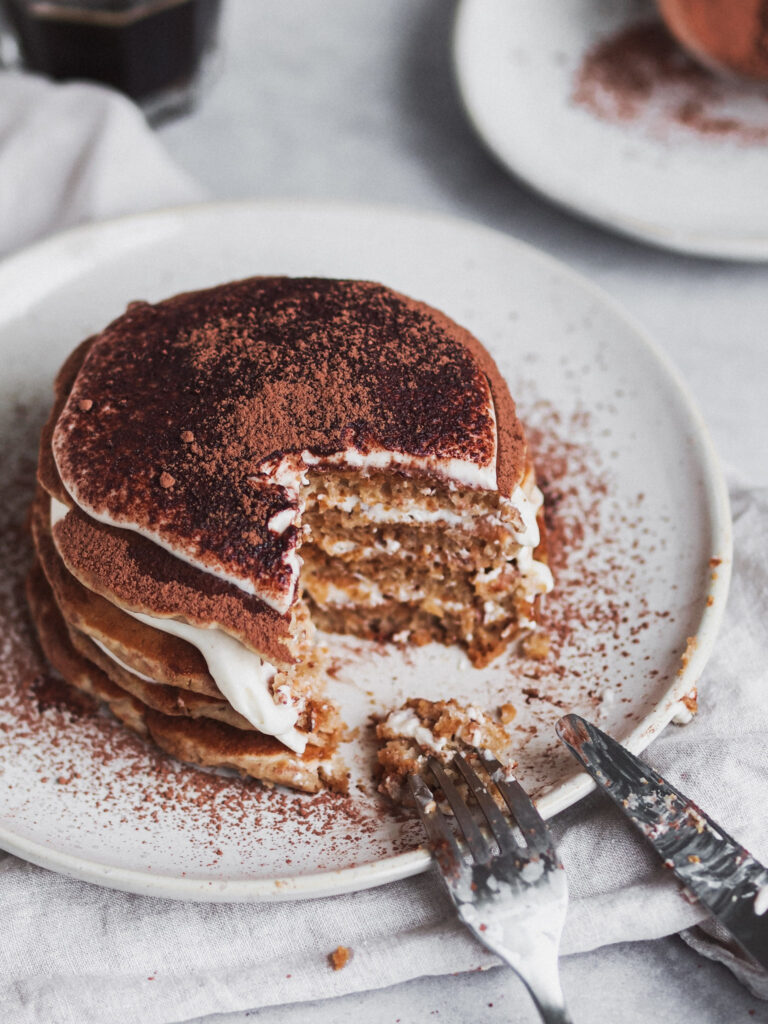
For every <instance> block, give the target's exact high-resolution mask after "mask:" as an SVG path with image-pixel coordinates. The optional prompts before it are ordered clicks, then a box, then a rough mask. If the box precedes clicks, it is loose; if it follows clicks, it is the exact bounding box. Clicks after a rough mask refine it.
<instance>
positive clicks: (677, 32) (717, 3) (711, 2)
mask: <svg viewBox="0 0 768 1024" xmlns="http://www.w3.org/2000/svg"><path fill="white" fill-rule="evenodd" d="M658 6H659V10H660V11H661V14H662V17H663V18H664V21H665V22H666V24H667V27H668V28H669V30H670V32H671V33H672V34H673V35H674V36H675V38H676V39H677V40H678V42H679V43H680V44H681V45H682V46H683V47H684V48H685V49H686V50H688V52H689V53H691V54H692V55H693V56H694V57H696V58H697V59H698V60H700V61H701V62H702V63H704V64H706V65H707V66H708V67H711V68H714V69H715V70H725V71H728V72H732V73H735V74H738V75H743V76H744V77H746V78H753V79H759V80H768V2H766V0H658Z"/></svg>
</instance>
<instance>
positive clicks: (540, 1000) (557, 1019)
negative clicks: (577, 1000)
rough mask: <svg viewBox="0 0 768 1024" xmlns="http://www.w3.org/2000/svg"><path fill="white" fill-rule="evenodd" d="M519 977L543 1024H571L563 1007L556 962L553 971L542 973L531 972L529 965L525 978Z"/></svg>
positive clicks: (563, 1002)
mask: <svg viewBox="0 0 768 1024" xmlns="http://www.w3.org/2000/svg"><path fill="white" fill-rule="evenodd" d="M519 977H520V979H521V980H522V982H523V984H524V985H525V987H526V988H527V989H528V992H529V993H530V996H531V999H533V1001H534V1003H535V1004H536V1009H537V1010H538V1011H539V1016H540V1017H541V1019H542V1021H543V1022H544V1024H573V1021H572V1019H571V1015H570V1014H569V1013H568V1010H567V1009H566V1006H565V998H564V996H563V990H562V988H561V987H560V978H559V975H558V970H557V963H556V962H555V965H554V967H553V969H550V970H545V971H542V972H539V971H532V970H531V967H530V965H527V967H526V972H525V976H523V975H522V974H520V975H519Z"/></svg>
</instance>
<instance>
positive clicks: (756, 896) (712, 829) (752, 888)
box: [557, 715, 768, 967]
mask: <svg viewBox="0 0 768 1024" xmlns="http://www.w3.org/2000/svg"><path fill="white" fill-rule="evenodd" d="M557 734H558V736H559V737H560V739H561V740H562V741H563V743H564V744H565V745H566V746H567V747H568V749H569V750H570V751H571V753H572V754H573V755H574V757H575V758H576V759H577V760H578V761H580V762H581V764H583V765H584V767H585V768H586V769H587V771H588V772H589V774H590V775H591V776H592V778H593V779H594V780H595V782H597V784H598V785H599V786H600V787H601V788H602V789H603V790H604V791H605V792H606V793H607V794H608V796H610V797H611V799H612V800H613V802H614V803H615V804H616V806H617V807H619V808H620V810H622V811H623V812H624V814H626V816H627V817H628V818H629V819H630V821H631V822H632V823H633V824H634V825H635V826H636V827H637V828H638V829H639V830H640V832H641V833H642V834H643V835H644V836H645V837H646V838H647V839H648V840H649V841H650V843H651V845H652V846H653V847H654V849H655V850H656V852H657V853H658V854H659V856H660V857H661V859H662V861H663V862H664V865H665V867H667V868H670V869H671V870H672V871H674V873H675V875H677V877H678V878H679V879H680V881H681V882H682V883H683V884H684V885H685V886H686V888H688V889H689V890H690V891H691V892H692V893H693V894H694V895H695V896H696V897H697V899H698V900H699V902H700V903H701V904H702V905H703V906H705V907H706V908H707V910H708V911H709V912H710V913H711V914H712V916H713V917H716V918H717V920H718V921H720V923H721V924H722V925H724V926H725V928H726V929H727V930H728V931H729V932H730V933H731V935H732V936H733V937H734V939H736V941H737V942H738V943H739V945H740V946H742V947H743V949H745V950H746V951H747V952H748V953H749V954H751V955H752V956H753V957H754V958H755V960H757V961H758V963H760V964H762V965H763V966H764V967H768V913H766V911H768V870H766V868H765V867H764V866H763V865H762V864H760V862H759V861H757V860H755V858H754V857H753V856H752V854H751V853H749V851H748V850H746V849H745V848H744V847H743V846H741V844H740V843H737V842H736V840H735V839H732V838H731V836H729V835H728V833H727V832H725V831H724V830H723V829H722V828H720V826H719V825H718V824H717V823H716V822H714V821H712V819H711V818H710V817H708V816H707V815H706V814H705V813H704V812H703V811H702V810H701V808H699V807H697V806H696V804H695V803H694V802H693V801H692V800H689V799H688V797H687V796H685V795H684V794H683V793H681V792H680V790H678V789H675V787H674V786H671V785H670V784H669V783H668V782H667V781H666V780H665V779H663V778H662V777H661V775H659V773H658V772H656V771H654V770H653V768H651V767H650V766H649V765H647V764H646V763H645V762H644V761H641V760H640V758H639V757H636V756H635V755H634V754H631V753H630V752H629V751H628V750H627V749H626V748H625V747H622V746H621V744H620V743H618V742H617V741H616V740H614V739H612V738H611V737H610V736H608V735H607V734H606V733H604V732H603V731H602V730H601V729H598V728H597V726H595V725H592V724H591V723H590V722H587V721H586V720H585V719H583V718H581V717H580V716H579V715H566V716H565V717H564V718H561V719H560V721H559V722H558V723H557Z"/></svg>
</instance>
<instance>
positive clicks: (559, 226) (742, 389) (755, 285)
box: [158, 0, 768, 1024]
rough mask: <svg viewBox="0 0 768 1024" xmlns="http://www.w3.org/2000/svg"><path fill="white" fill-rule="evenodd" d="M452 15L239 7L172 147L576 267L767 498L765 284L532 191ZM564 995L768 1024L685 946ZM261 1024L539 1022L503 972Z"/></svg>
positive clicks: (306, 1009)
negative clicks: (608, 298) (469, 82)
mask: <svg viewBox="0 0 768 1024" xmlns="http://www.w3.org/2000/svg"><path fill="white" fill-rule="evenodd" d="M559 2H561V3H562V2H566V0H559ZM454 9H455V8H454V4H453V2H451V0H385V2H383V3H382V2H374V0H326V2H325V3H322V4H321V3H318V0H287V2H284V3H275V2H274V0H228V4H227V7H226V10H225V17H224V24H223V32H222V44H223V45H222V55H221V59H220V62H219V67H218V69H217V70H216V72H215V77H214V80H213V82H212V84H211V86H210V89H209V92H208V94H207V95H206V97H205V99H204V102H203V103H202V105H201V106H200V107H199V108H198V110H197V111H195V112H194V113H193V114H191V115H189V116H187V117H185V118H182V119H179V120H177V121H174V122H170V123H168V124H166V125H164V126H161V127H160V128H159V129H158V130H159V133H160V136H161V138H162V139H163V141H164V143H165V144H166V146H167V148H168V150H169V151H170V152H171V154H172V155H173V156H174V157H175V158H176V159H177V160H178V162H179V163H180V164H181V165H182V166H184V167H186V168H187V169H188V171H189V172H190V173H191V174H192V175H194V176H195V177H196V178H197V179H198V180H199V181H200V182H202V183H203V184H204V185H205V187H206V188H207V189H208V191H209V194H210V196H211V198H218V199H236V198H254V197H257V198H258V197H263V198H278V197H279V198H285V197H308V198H314V199H333V200H345V201H357V202H377V203H380V202H386V203H395V204H398V205H401V206H403V205H405V206H410V207H414V208H419V209H427V210H433V211H440V212H444V213H449V214H452V215H456V216H460V217H466V218H469V219H471V220H474V221H478V222H480V223H484V224H487V225H490V226H493V227H495V228H497V229H500V230H502V231H505V232H509V233H510V234H512V235H516V236H517V237H519V238H522V239H524V240H526V241H528V242H530V243H532V244H534V245H536V246H538V247H540V248H541V249H544V250H546V251H547V252H549V253H551V254H552V255H554V256H557V257H558V258H560V259H562V260H564V261H565V262H566V263H568V264H570V265H571V266H572V267H574V268H575V269H577V270H579V271H581V272H582V273H584V274H586V275H587V276H588V277H590V278H591V279H592V280H593V281H595V282H596V283H598V284H599V285H601V286H602V287H603V288H604V289H605V290H606V291H607V292H609V293H610V294H611V295H612V296H613V297H614V298H615V299H617V300H618V301H619V302H621V303H622V304H623V306H624V307H625V308H626V309H627V310H628V311H629V312H630V313H631V314H632V315H634V316H635V317H636V318H637V319H638V320H639V321H640V322H642V323H643V324H644V325H645V326H646V327H647V328H648V329H649V330H650V332H651V333H652V334H653V335H654V336H655V338H656V339H657V341H658V342H659V343H660V344H661V346H662V347H663V348H664V349H665V350H666V351H667V353H668V354H669V355H670V356H671V357H672V359H673V360H674V362H675V363H676V364H677V366H678V368H679V369H680V370H681V372H682V374H683V376H684V378H685V380H686V381H687V383H688V386H689V388H690V390H691V392H692V393H693V395H694V397H695V398H696V400H697V402H698V404H699V407H700V409H701V410H702V412H703V413H704V416H705V418H706V420H707V423H708V425H709V428H710V431H711V433H712V436H713V439H714V441H715V445H716V447H717V449H718V451H719V453H720V455H721V458H722V459H723V461H724V462H725V463H726V464H727V465H728V466H729V467H732V468H733V469H734V470H736V471H738V472H740V473H741V474H742V475H743V476H745V477H746V478H747V479H749V480H750V481H752V482H753V483H759V484H761V485H765V484H766V483H768V458H766V441H765V439H766V438H768V402H766V400H765V397H764V382H765V381H766V379H768V339H767V338H766V335H765V324H766V323H768V287H766V283H767V282H768V268H766V267H765V266H761V265H747V264H732V263H727V262H720V261H716V260H702V259H695V258H686V257H683V256H679V255H673V254H670V253H665V252H663V251H660V250H656V249H652V248H649V247H647V246H645V245H642V244H640V243H634V242H632V241H628V240H625V239H623V238H620V237H618V236H614V235H611V234H609V233H607V232H604V231H602V230H601V229H598V228H595V227H592V226H590V225H589V224H587V223H584V222H582V221H580V220H578V219H576V218H575V217H573V216H571V215H569V214H566V213H564V212H562V211H561V210H559V209H557V208H556V207H554V206H552V205H551V204H549V203H547V202H546V201H545V200H543V199H541V198H539V197H537V196H536V195H535V193H534V192H532V191H531V190H530V189H528V188H527V187H525V186H524V185H522V184H520V183H518V182H516V181H515V180H514V179H513V178H512V177H511V176H510V175H509V174H508V173H507V172H506V171H505V170H504V169H503V168H502V167H500V166H499V165H498V164H497V163H496V162H495V160H494V159H493V158H492V157H491V156H490V155H489V154H488V153H487V151H486V150H485V149H484V147H483V145H482V143H481V142H480V141H479V140H478V139H477V137H476V136H475V135H474V133H473V131H472V129H471V128H470V126H469V125H468V123H467V121H466V119H465V117H464V114H463V112H462V109H461V105H460V103H459V100H458V96H457V92H456V87H455V83H454V78H453V73H452V66H451V47H450V40H451V28H452V21H453V15H454ZM532 116H535V111H532ZM563 976H564V982H563V983H564V987H565V989H566V992H567V994H568V996H569V998H570V1001H571V1003H572V1006H573V1013H574V1016H575V1018H576V1020H577V1021H593V1022H603V1021H605V1022H608V1021H612V1022H613V1021H622V1022H624V1024H635V1022H637V1024H639V1022H641V1021H649V1020H654V1021H659V1022H664V1021H675V1022H678V1021H681V1020H690V1019H696V1020H698V1021H699V1022H702V1024H708V1022H721V1021H722V1022H728V1024H730V1022H736V1021H739V1020H744V1021H748V1020H766V1021H768V1007H766V1005H765V1004H763V1003H760V1002H758V1001H757V1000H755V999H753V998H752V997H750V996H749V995H748V993H746V992H745V990H743V989H742V988H741V987H740V986H739V985H738V984H737V983H736V982H735V981H734V980H733V978H732V976H731V975H730V973H729V972H728V971H727V970H726V969H725V968H723V967H720V966H719V965H715V964H712V963H710V962H708V961H705V960H703V959H701V958H699V957H698V956H696V955H695V954H694V953H692V952H691V951H690V950H689V949H688V948H687V947H686V946H684V945H683V943H682V942H681V940H679V939H677V938H670V939H666V940H663V941H658V942H654V943H636V944H628V945H623V946H613V947H608V948H604V949H601V950H597V951H595V952H593V953H589V954H584V955H582V956H577V957H571V958H569V959H568V960H567V961H565V963H564V966H563ZM254 983H255V984H258V979H254ZM248 1016H249V1015H248V1014H235V1015H228V1016H226V1017H216V1018H213V1017H209V1018H206V1021H207V1022H213V1021H214V1020H215V1021H216V1024H235V1022H240V1021H244V1020H245V1019H246V1018H247V1017H248ZM252 1016H254V1017H257V1018H258V1019H259V1020H260V1021H263V1022H269V1024H294V1022H298V1021H300V1020H303V1019H306V1018H309V1019H311V1020H313V1021H319V1022H326V1021H327V1022H342V1021H347V1020H349V1021H351V1020H359V1019H364V1020H366V1021H368V1022H369V1024H378V1022H382V1024H383V1022H385V1021H386V1022H392V1024H394V1022H395V1021H398V1020H399V1021H400V1022H402V1024H408V1022H415V1021H426V1020H432V1019H435V1020H442V1021H449V1022H450V1021H465V1020H473V1021H475V1022H478V1024H482V1022H485V1021H489V1022H490V1021H521V1022H523V1021H530V1020H533V1019H535V1017H534V1014H533V1011H532V1009H531V1006H530V1004H529V1002H528V1000H527V997H526V995H525V993H524V991H523V990H522V988H521V986H520V984H519V983H518V982H517V981H516V979H515V978H514V976H513V975H512V973H511V972H510V971H507V970H503V969H497V970H493V971H489V972H487V973H486V974H482V975H480V974H476V975H462V976H457V977H446V978H422V979H419V980H417V981H413V982H409V983H407V984H404V985H399V986H396V987H394V988H390V989H386V990H379V991H373V992H369V993H363V994H360V995H350V996H346V997H344V998H342V999H336V1000H332V1001H328V1002H322V1003H302V1004H297V1005H293V1006H284V1007H276V1008H272V1009H268V1010H261V1011H258V1012H257V1013H254V1014H253V1015H252Z"/></svg>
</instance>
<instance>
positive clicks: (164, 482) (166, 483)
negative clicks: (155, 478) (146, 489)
mask: <svg viewBox="0 0 768 1024" xmlns="http://www.w3.org/2000/svg"><path fill="white" fill-rule="evenodd" d="M175 483H176V478H175V477H173V476H171V474H170V473H161V474H160V486H161V487H173V485H174V484H175Z"/></svg>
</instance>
